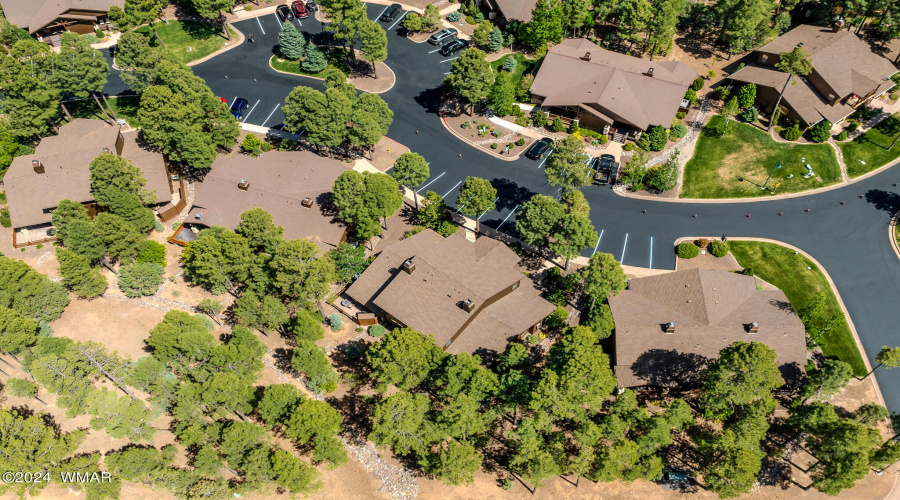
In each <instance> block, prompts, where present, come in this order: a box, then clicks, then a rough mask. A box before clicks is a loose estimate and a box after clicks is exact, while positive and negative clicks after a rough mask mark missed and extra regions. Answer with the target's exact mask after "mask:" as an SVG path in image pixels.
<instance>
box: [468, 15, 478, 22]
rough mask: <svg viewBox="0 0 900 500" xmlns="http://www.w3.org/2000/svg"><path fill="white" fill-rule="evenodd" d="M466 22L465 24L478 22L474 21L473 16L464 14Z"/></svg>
mask: <svg viewBox="0 0 900 500" xmlns="http://www.w3.org/2000/svg"><path fill="white" fill-rule="evenodd" d="M466 23H467V24H478V23H476V22H475V16H466Z"/></svg>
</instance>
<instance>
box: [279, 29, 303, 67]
mask: <svg viewBox="0 0 900 500" xmlns="http://www.w3.org/2000/svg"><path fill="white" fill-rule="evenodd" d="M305 49H306V38H305V37H304V36H303V33H301V32H300V30H298V29H297V28H295V27H294V24H293V23H285V24H284V26H283V27H282V28H281V32H279V33H278V50H279V52H281V55H283V56H284V57H285V58H287V59H290V60H292V61H293V60H297V59H300V58H301V57H303V55H304V54H305V52H306V51H305Z"/></svg>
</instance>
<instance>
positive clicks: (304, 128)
mask: <svg viewBox="0 0 900 500" xmlns="http://www.w3.org/2000/svg"><path fill="white" fill-rule="evenodd" d="M282 128H284V126H282ZM304 132H306V127H303V130H301V131H300V133H299V134H297V137H298V138H299V137H300V136H302V135H303V133H304Z"/></svg>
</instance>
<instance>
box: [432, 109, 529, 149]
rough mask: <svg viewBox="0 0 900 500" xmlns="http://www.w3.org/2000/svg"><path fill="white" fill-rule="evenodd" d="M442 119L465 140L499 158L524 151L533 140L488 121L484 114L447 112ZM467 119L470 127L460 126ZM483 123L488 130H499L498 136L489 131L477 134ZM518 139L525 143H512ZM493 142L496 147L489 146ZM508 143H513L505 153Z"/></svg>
mask: <svg viewBox="0 0 900 500" xmlns="http://www.w3.org/2000/svg"><path fill="white" fill-rule="evenodd" d="M444 119H445V120H446V122H447V126H449V127H450V128H451V129H453V131H454V132H455V133H456V134H457V135H458V136H459V137H461V138H462V139H464V140H465V141H466V142H468V143H469V144H472V145H474V146H476V147H478V148H479V149H482V150H484V151H486V152H488V153H491V154H493V155H496V156H498V157H500V158H509V157H515V156H517V155H519V154H521V153H524V152H525V150H526V149H528V146H530V145H531V143H532V142H534V139H533V138H531V137H528V136H527V135H523V134H520V133H517V132H513V131H512V130H509V129H506V128H503V127H500V126H499V125H496V124H494V123H491V122H489V121H488V119H487V118H486V117H485V116H484V115H479V114H474V115H469V114H466V113H461V114H449V113H448V114H446V115H445V116H444ZM467 121H468V122H469V123H471V125H472V126H471V128H463V127H462V125H463V123H465V122H467ZM484 124H486V125H487V126H488V127H490V128H489V130H498V131H500V136H499V137H494V136H493V135H492V134H491V133H490V132H488V133H487V134H486V135H483V136H479V135H478V127H479V125H484ZM519 139H524V140H525V144H524V145H522V146H516V145H515V144H514V143H515V142H516V141H517V140H519ZM493 143H496V144H498V146H497V149H492V148H491V144H493ZM510 143H513V145H512V147H511V148H510V150H509V153H508V154H507V153H505V152H504V151H505V150H506V145H507V144H510Z"/></svg>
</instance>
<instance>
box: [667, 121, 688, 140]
mask: <svg viewBox="0 0 900 500" xmlns="http://www.w3.org/2000/svg"><path fill="white" fill-rule="evenodd" d="M687 133H688V129H687V127H685V126H684V124H682V123H678V124H675V125H672V129H671V130H669V135H671V136H672V137H675V138H678V139H681V138H682V137H684V136H686V135H687Z"/></svg>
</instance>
